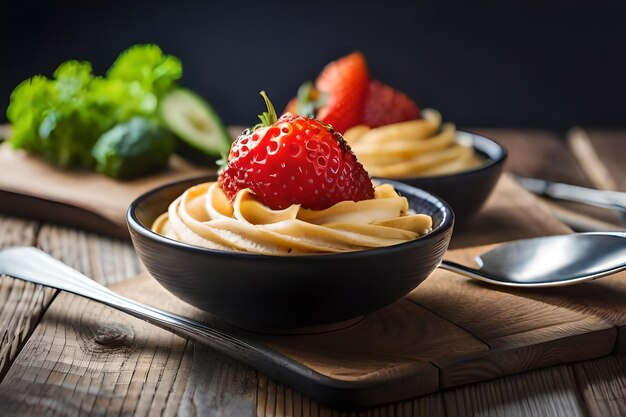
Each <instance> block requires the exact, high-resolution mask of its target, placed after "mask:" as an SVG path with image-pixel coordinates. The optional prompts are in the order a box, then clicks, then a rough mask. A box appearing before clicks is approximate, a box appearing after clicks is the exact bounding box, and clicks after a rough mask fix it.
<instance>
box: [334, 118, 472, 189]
mask: <svg viewBox="0 0 626 417" xmlns="http://www.w3.org/2000/svg"><path fill="white" fill-rule="evenodd" d="M344 137H345V139H346V141H347V142H348V143H349V144H350V147H351V148H352V151H353V152H354V153H355V154H356V156H357V157H358V158H359V162H361V163H362V164H363V166H364V167H365V169H366V170H367V172H368V173H369V174H370V175H373V176H377V177H388V178H402V177H408V176H426V175H440V174H449V173H454V172H459V171H464V170H466V169H470V168H473V167H476V166H478V165H480V164H482V163H483V162H484V161H483V160H482V159H481V158H480V157H479V156H477V155H476V154H475V152H474V149H473V147H472V144H471V137H467V134H465V133H463V132H457V131H456V128H455V126H454V125H453V124H452V123H443V124H442V123H441V114H439V112H437V111H436V110H432V109H425V110H423V111H422V118H421V119H418V120H411V121H408V122H401V123H394V124H390V125H386V126H381V127H378V128H374V129H370V128H369V127H367V126H362V125H361V126H355V127H353V128H350V129H348V131H347V132H346V133H345V135H344Z"/></svg>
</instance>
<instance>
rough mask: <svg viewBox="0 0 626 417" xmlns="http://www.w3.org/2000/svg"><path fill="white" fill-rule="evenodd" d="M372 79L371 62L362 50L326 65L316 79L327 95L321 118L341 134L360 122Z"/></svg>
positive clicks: (317, 86) (319, 114) (319, 117)
mask: <svg viewBox="0 0 626 417" xmlns="http://www.w3.org/2000/svg"><path fill="white" fill-rule="evenodd" d="M368 82H369V75H368V73H367V64H366V63H365V57H364V56H363V54H362V53H360V52H353V53H351V54H350V55H347V56H344V57H343V58H340V59H338V60H336V61H333V62H331V63H330V64H328V65H326V67H325V68H324V70H323V71H322V73H321V74H320V75H319V76H318V77H317V80H315V89H316V90H317V91H319V92H320V93H322V94H324V95H325V96H326V98H325V104H324V106H323V107H321V108H320V109H319V110H318V112H317V115H316V116H317V118H318V119H319V120H321V121H322V122H324V123H327V124H330V125H332V126H333V128H334V129H335V130H336V131H337V132H339V133H344V132H345V131H346V130H348V128H350V127H352V126H354V125H356V124H359V121H360V118H361V108H362V106H363V100H364V99H365V94H366V93H367V86H368Z"/></svg>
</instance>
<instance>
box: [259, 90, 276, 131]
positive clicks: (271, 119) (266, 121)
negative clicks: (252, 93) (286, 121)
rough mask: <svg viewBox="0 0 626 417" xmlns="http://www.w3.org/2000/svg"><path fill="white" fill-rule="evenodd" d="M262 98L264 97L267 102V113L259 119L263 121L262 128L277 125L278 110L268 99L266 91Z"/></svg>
mask: <svg viewBox="0 0 626 417" xmlns="http://www.w3.org/2000/svg"><path fill="white" fill-rule="evenodd" d="M261 96H262V97H263V100H265V105H266V106H267V111H266V112H263V114H260V115H259V119H261V125H262V126H271V125H273V124H274V123H276V120H278V117H276V110H274V105H273V104H272V102H271V101H270V99H269V98H268V97H267V94H265V91H261Z"/></svg>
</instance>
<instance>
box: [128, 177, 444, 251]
mask: <svg viewBox="0 0 626 417" xmlns="http://www.w3.org/2000/svg"><path fill="white" fill-rule="evenodd" d="M211 177H216V175H215V174H208V175H202V176H196V177H190V178H186V179H182V180H177V181H172V182H169V183H166V184H162V185H159V186H157V187H154V188H152V189H150V190H148V191H146V192H144V193H142V194H141V195H139V196H138V197H137V198H136V199H135V200H133V202H132V203H131V204H130V205H129V207H128V210H127V211H126V222H127V224H128V227H129V228H130V229H132V230H131V231H135V232H137V233H139V234H141V235H142V236H144V237H145V238H147V239H149V240H154V241H157V242H158V243H161V244H164V245H169V246H174V247H175V248H179V249H182V250H187V251H192V252H194V253H197V254H212V255H215V256H223V257H226V258H232V259H250V260H257V261H268V262H275V261H276V259H289V260H290V261H295V262H303V261H305V260H311V259H317V260H322V259H333V260H341V259H360V258H362V257H363V256H371V255H376V254H380V255H384V254H389V253H393V252H397V251H402V250H403V249H404V248H406V247H407V246H413V245H419V246H423V245H425V244H426V243H428V242H429V241H432V240H434V239H435V238H437V237H438V236H439V235H442V234H444V233H446V232H447V231H448V230H449V229H452V228H453V226H454V220H455V216H454V211H453V210H452V208H451V207H450V205H449V204H448V203H446V202H445V201H444V200H442V199H441V198H439V197H438V196H436V195H434V194H432V193H429V192H428V191H425V190H423V189H421V188H419V187H415V186H412V185H409V184H405V183H402V182H399V181H396V180H393V179H389V178H373V180H377V181H384V182H387V183H391V184H392V185H393V186H394V188H396V189H398V188H399V191H400V192H402V188H409V189H415V190H417V191H419V192H420V193H422V194H423V196H416V197H417V198H419V199H422V200H425V199H427V198H430V199H431V200H433V201H432V203H433V204H439V205H440V207H439V208H438V209H439V210H440V211H441V210H442V211H443V212H444V218H443V221H442V222H441V224H440V225H439V226H438V227H437V228H435V229H433V230H432V231H431V232H430V233H428V234H427V235H424V236H421V237H419V238H418V239H413V240H410V241H407V242H403V243H398V244H396V245H390V246H384V247H379V248H370V249H363V250H358V251H351V252H338V253H320V254H307V255H287V256H280V255H264V254H258V253H248V252H237V251H224V250H219V249H210V248H204V247H202V246H196V245H192V244H189V243H185V242H181V241H178V240H175V239H171V238H168V237H165V236H163V235H160V234H158V233H156V232H154V231H152V230H151V229H149V228H148V227H147V226H145V225H144V224H143V223H142V222H141V221H140V220H139V219H138V218H137V214H136V211H137V208H138V207H139V205H140V204H141V203H143V202H144V201H145V200H146V199H147V198H149V197H151V196H152V195H153V194H156V193H158V192H159V191H161V190H164V189H166V188H170V187H175V186H177V185H180V184H182V183H185V182H192V181H196V180H198V181H200V180H207V179H209V178H211ZM131 237H133V234H132V233H131ZM132 240H133V244H134V243H135V239H134V238H133V239H132ZM448 240H449V238H448Z"/></svg>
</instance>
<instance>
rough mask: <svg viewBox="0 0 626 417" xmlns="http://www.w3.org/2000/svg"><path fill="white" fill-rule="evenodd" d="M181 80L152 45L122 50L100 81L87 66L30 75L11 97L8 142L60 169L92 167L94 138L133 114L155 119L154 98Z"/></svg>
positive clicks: (175, 63) (174, 62)
mask: <svg viewBox="0 0 626 417" xmlns="http://www.w3.org/2000/svg"><path fill="white" fill-rule="evenodd" d="M181 76H182V67H181V64H180V61H179V60H178V59H177V58H175V57H173V56H169V55H163V53H162V52H161V49H159V47H158V46H156V45H136V46H133V47H131V48H130V49H128V50H127V51H125V52H123V53H122V54H121V55H120V56H119V58H118V59H117V60H116V61H115V63H114V64H113V66H112V67H111V68H110V69H109V71H108V73H107V76H106V77H100V76H96V75H93V73H92V69H91V64H89V63H88V62H79V61H68V62H65V63H63V64H61V66H59V68H58V69H57V70H56V71H55V72H54V77H53V78H52V79H48V78H46V77H43V76H35V77H32V78H30V79H28V80H26V81H24V82H22V83H21V84H20V85H19V86H17V88H16V89H15V90H14V91H13V93H12V94H11V100H10V103H9V108H8V110H7V116H8V119H9V121H10V122H11V124H12V125H13V134H12V136H11V138H10V140H11V144H12V146H13V147H15V148H22V149H26V150H28V151H31V152H35V153H38V154H41V155H43V156H44V157H45V158H46V159H48V160H49V161H50V162H52V163H54V164H56V165H60V166H62V167H71V166H83V167H87V168H93V167H94V166H95V163H96V161H95V160H94V158H93V156H92V152H91V151H92V148H93V146H94V144H95V143H96V141H97V140H98V138H100V136H101V135H102V134H103V133H104V132H106V131H108V130H109V129H111V128H113V127H114V126H115V125H117V124H118V123H123V122H126V121H128V120H130V119H131V118H133V117H135V116H142V117H145V118H147V119H151V120H155V121H157V120H158V107H159V100H160V99H161V97H162V96H163V95H164V94H166V93H167V92H168V91H169V90H170V89H172V88H174V86H175V81H176V80H178V79H180V77H181Z"/></svg>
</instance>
